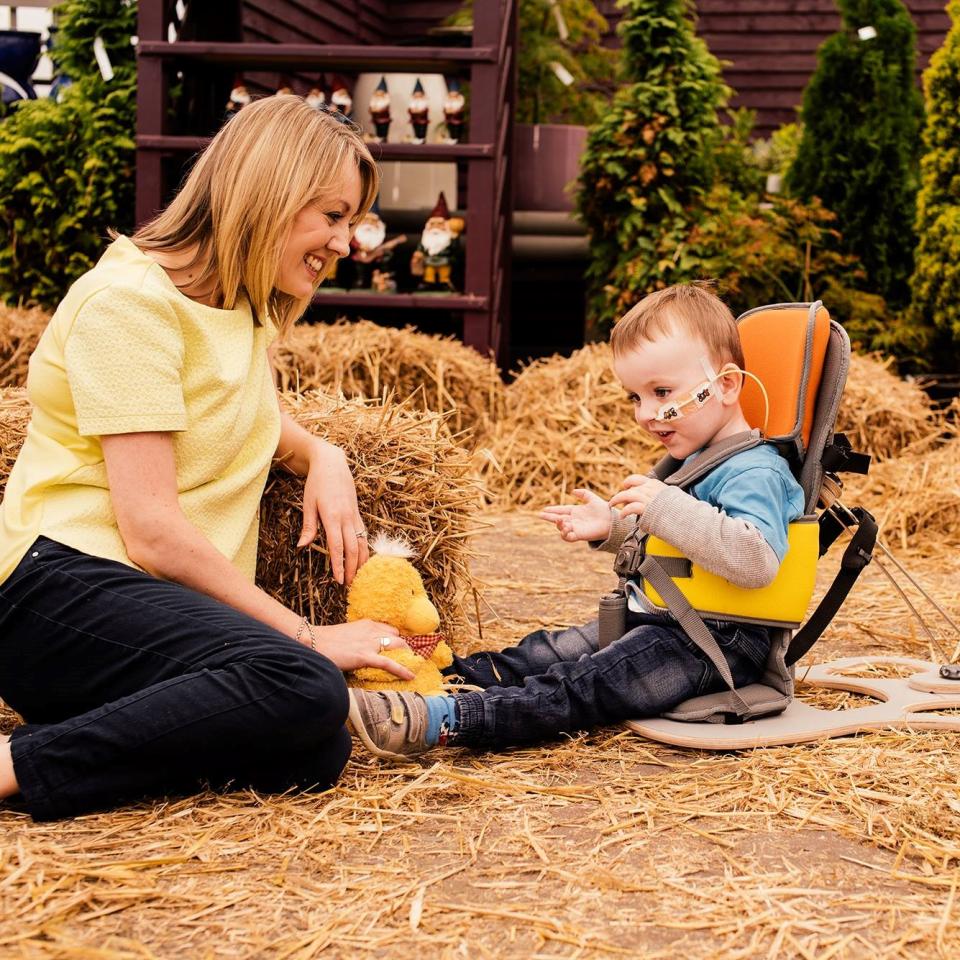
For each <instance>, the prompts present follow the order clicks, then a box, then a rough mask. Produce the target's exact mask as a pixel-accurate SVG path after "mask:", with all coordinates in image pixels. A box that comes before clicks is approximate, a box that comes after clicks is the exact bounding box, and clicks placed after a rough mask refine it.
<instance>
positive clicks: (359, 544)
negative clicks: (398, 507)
mask: <svg viewBox="0 0 960 960" xmlns="http://www.w3.org/2000/svg"><path fill="white" fill-rule="evenodd" d="M318 520H319V522H320V523H322V524H323V530H324V533H325V534H326V537H327V548H328V550H329V551H330V566H331V567H332V568H333V576H334V579H335V580H336V581H337V583H350V582H351V581H352V580H353V578H354V576H355V575H356V572H357V570H359V569H360V567H362V566H363V564H364V563H366V562H367V559H368V558H369V556H370V554H369V552H368V551H367V540H366V536H367V534H366V530H365V529H364V526H363V520H362V519H361V518H360V511H359V509H358V508H357V488H356V486H355V485H354V482H353V475H352V474H351V473H350V467H349V466H348V464H347V458H346V456H345V455H344V452H343V451H342V450H341V449H340V448H339V447H337V446H334V445H333V444H332V443H328V442H327V441H326V440H317V441H316V443H315V444H314V445H313V446H312V447H311V452H310V465H309V467H308V469H307V479H306V482H305V483H304V485H303V529H302V530H301V532H300V539H299V541H297V547H298V548H299V547H305V546H306V545H307V544H308V543H312V542H313V540H314V539H315V538H316V536H317V529H318V526H317V522H318Z"/></svg>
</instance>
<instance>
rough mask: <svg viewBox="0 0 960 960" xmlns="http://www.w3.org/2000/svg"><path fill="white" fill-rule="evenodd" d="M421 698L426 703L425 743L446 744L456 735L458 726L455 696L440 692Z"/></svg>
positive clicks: (432, 745)
mask: <svg viewBox="0 0 960 960" xmlns="http://www.w3.org/2000/svg"><path fill="white" fill-rule="evenodd" d="M423 699H424V700H425V701H426V703H427V745H428V746H431V747H436V746H441V747H443V746H446V744H447V743H449V742H450V741H451V740H452V739H454V738H455V737H456V733H457V727H458V726H460V716H459V713H458V711H457V698H456V697H448V696H446V695H445V694H441V695H439V696H435V697H424V698H423Z"/></svg>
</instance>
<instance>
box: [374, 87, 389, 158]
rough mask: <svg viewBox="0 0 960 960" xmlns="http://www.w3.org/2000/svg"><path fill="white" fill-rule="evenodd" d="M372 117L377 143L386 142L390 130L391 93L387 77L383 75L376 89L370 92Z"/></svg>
mask: <svg viewBox="0 0 960 960" xmlns="http://www.w3.org/2000/svg"><path fill="white" fill-rule="evenodd" d="M370 119H371V121H372V122H373V129H374V131H375V133H376V136H375V140H374V142H375V143H386V142H387V134H388V133H389V132H390V93H389V91H388V90H387V78H386V77H381V78H380V82H379V83H378V84H377V88H376V90H374V91H373V93H372V94H370Z"/></svg>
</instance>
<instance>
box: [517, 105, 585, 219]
mask: <svg viewBox="0 0 960 960" xmlns="http://www.w3.org/2000/svg"><path fill="white" fill-rule="evenodd" d="M586 143H587V128H586V127H578V126H574V125H572V124H571V125H566V124H559V123H538V124H530V123H518V124H517V125H516V127H515V128H514V141H513V162H514V163H513V170H514V178H515V187H514V189H515V193H514V202H513V206H514V209H515V210H560V211H570V210H573V194H572V193H571V192H570V191H569V190H568V189H567V187H568V185H569V184H571V183H572V182H573V181H574V180H576V179H577V177H578V176H579V175H580V156H581V154H582V153H583V150H584V147H585V146H586Z"/></svg>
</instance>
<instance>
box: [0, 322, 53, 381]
mask: <svg viewBox="0 0 960 960" xmlns="http://www.w3.org/2000/svg"><path fill="white" fill-rule="evenodd" d="M49 321H50V314H49V313H47V312H46V311H45V310H42V309H41V308H40V307H7V306H4V305H3V304H2V303H0V387H22V386H23V385H24V384H25V383H26V382H27V362H28V361H29V360H30V354H31V353H33V350H34V348H35V347H36V345H37V341H38V340H39V339H40V334H41V333H43V331H44V329H45V328H46V326H47V323H48V322H49Z"/></svg>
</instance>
